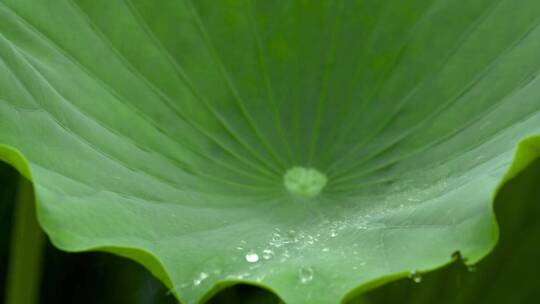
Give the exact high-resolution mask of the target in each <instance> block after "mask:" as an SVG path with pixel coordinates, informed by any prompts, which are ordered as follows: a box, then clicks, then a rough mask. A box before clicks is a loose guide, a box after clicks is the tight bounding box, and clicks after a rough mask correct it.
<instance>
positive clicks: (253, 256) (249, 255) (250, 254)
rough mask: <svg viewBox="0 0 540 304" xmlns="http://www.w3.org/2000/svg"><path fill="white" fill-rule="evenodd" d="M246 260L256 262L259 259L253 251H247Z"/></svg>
mask: <svg viewBox="0 0 540 304" xmlns="http://www.w3.org/2000/svg"><path fill="white" fill-rule="evenodd" d="M246 261H247V262H248V263H256V262H258V261H259V255H258V254H256V253H255V252H248V253H247V254H246Z"/></svg>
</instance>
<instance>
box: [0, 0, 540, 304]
mask: <svg viewBox="0 0 540 304" xmlns="http://www.w3.org/2000/svg"><path fill="white" fill-rule="evenodd" d="M539 20H540V3H539V2H538V1H536V0H496V1H493V0H475V1H464V0H463V1H461V0H460V1H451V0H436V1H434V0H405V1H403V0H386V1H377V0H364V1H360V0H357V1H352V0H351V1H330V0H327V1H323V0H313V1H300V0H298V1H263V0H259V1H256V0H252V1H249V0H227V1H212V0H198V1H195V0H193V1H188V0H163V1H152V0H131V1H129V0H125V1H108V0H74V1H71V0H54V1H37V0H2V1H0V99H1V101H0V143H2V144H3V145H2V146H1V148H0V158H2V159H3V160H5V161H7V162H9V163H11V164H12V165H14V166H15V167H17V168H18V169H19V171H20V172H22V173H23V174H24V175H25V176H27V177H29V178H30V179H31V180H32V181H33V183H34V188H35V192H36V197H37V201H38V215H39V219H40V222H41V224H42V226H43V228H44V229H45V230H46V232H47V233H48V234H49V236H50V237H51V239H52V240H53V242H54V243H55V244H56V245H57V246H58V247H59V248H62V249H64V250H70V251H81V250H91V249H101V250H107V251H111V252H115V253H117V254H121V255H124V256H128V257H130V258H132V259H135V260H137V261H139V262H140V263H142V264H144V265H145V266H146V267H148V268H149V269H150V270H152V271H153V272H154V274H155V275H156V276H158V277H159V278H161V279H162V281H164V282H165V283H166V284H167V285H168V286H169V287H170V288H171V291H172V292H173V293H174V294H175V295H176V296H177V297H178V298H179V299H180V300H182V301H183V302H186V303H195V302H198V301H201V300H204V299H205V298H207V297H209V296H210V295H211V294H213V293H215V292H216V291H218V290H219V289H221V288H223V287H225V286H228V285H231V284H234V283H235V282H240V281H241V282H249V283H252V284H257V285H261V286H264V287H267V288H269V289H271V290H273V291H275V292H276V293H277V294H278V295H279V296H280V297H281V298H282V299H283V300H284V301H285V302H287V303H293V304H294V303H337V302H339V301H340V300H341V299H343V298H344V297H345V298H347V297H348V296H351V295H353V294H355V293H358V292H360V291H362V290H365V289H366V288H369V287H373V286H376V285H377V284H381V283H383V282H386V281H388V280H391V279H394V278H398V277H403V276H407V275H408V274H409V273H411V272H422V271H427V270H431V269H434V268H437V267H440V266H442V265H444V264H446V263H449V262H450V261H451V259H452V258H451V256H452V254H453V253H454V252H456V251H460V253H461V255H462V256H463V257H465V258H467V261H468V262H469V263H475V262H477V261H478V260H480V259H481V258H482V257H484V256H485V255H486V254H487V253H488V252H489V251H490V250H491V248H492V247H493V246H494V244H495V242H496V240H497V228H496V224H495V221H494V217H493V214H492V208H491V204H492V201H493V198H494V195H495V191H496V188H497V186H498V185H499V184H500V183H501V181H503V180H506V179H507V178H509V177H512V176H514V175H516V174H517V173H518V172H520V171H521V170H523V169H524V168H525V167H526V166H527V165H528V164H529V163H530V162H531V161H532V160H533V159H534V158H535V157H536V156H538V154H540V153H539V151H538V150H539V149H538V148H535V149H533V148H534V147H535V146H536V147H537V146H538V142H540V140H539V139H538V138H532V139H530V140H529V141H527V142H525V143H523V144H522V146H521V148H520V151H521V152H520V153H521V154H519V155H518V156H516V157H515V158H514V154H515V151H516V149H517V148H516V147H517V143H518V142H519V141H520V140H522V139H523V138H524V137H525V136H527V135H529V134H533V133H537V132H539V131H540V114H539V110H540V79H538V77H537V76H538V71H539V69H540V60H538V54H539V53H540V30H539V29H538V22H539ZM513 160H514V164H513V167H512V168H511V169H510V170H509V171H508V168H509V166H510V164H511V163H512V161H513ZM295 167H296V168H297V167H304V168H315V169H316V170H318V172H315V171H302V169H298V168H297V170H295V171H292V173H291V171H287V170H289V169H291V168H295ZM286 172H288V173H289V174H287V177H288V178H291V176H292V180H289V179H286V180H285V181H287V184H286V185H287V186H288V189H289V190H291V191H287V189H286V188H287V187H285V186H284V175H286ZM306 172H308V173H309V174H311V177H309V176H308V177H307V178H306V176H305V175H303V174H305V173H306ZM319 172H322V173H323V174H325V176H326V186H325V187H324V189H322V192H321V193H319V194H317V192H318V190H319V189H318V188H317V186H324V177H323V176H320V175H318V174H319ZM294 173H296V176H294V175H295V174H294ZM309 174H308V175H309ZM505 174H506V175H505ZM310 178H312V179H315V180H316V181H318V184H315V185H311V187H312V188H311V189H309V187H310V186H309V185H306V183H307V182H310ZM306 188H308V189H306ZM303 194H304V195H303ZM306 194H309V195H306ZM347 295H348V296H347Z"/></svg>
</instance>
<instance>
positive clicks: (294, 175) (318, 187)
mask: <svg viewBox="0 0 540 304" xmlns="http://www.w3.org/2000/svg"><path fill="white" fill-rule="evenodd" d="M326 183H327V179H326V175H324V174H323V173H321V172H319V171H318V170H317V169H314V168H304V167H292V168H290V169H289V170H287V172H285V175H284V176H283V184H284V186H285V189H287V190H288V191H289V192H290V193H292V194H294V195H298V196H301V197H306V198H311V197H315V196H317V195H318V194H319V193H321V191H322V190H323V188H324V187H325V186H326Z"/></svg>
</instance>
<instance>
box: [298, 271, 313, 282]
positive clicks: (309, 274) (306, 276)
mask: <svg viewBox="0 0 540 304" xmlns="http://www.w3.org/2000/svg"><path fill="white" fill-rule="evenodd" d="M313 275H314V272H313V269H312V268H311V267H302V268H300V270H298V278H299V279H300V283H302V284H307V283H309V282H311V281H312V280H313Z"/></svg>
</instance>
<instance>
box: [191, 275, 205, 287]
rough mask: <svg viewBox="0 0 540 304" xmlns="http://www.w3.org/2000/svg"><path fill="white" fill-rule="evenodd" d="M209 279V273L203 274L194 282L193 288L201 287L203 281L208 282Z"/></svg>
mask: <svg viewBox="0 0 540 304" xmlns="http://www.w3.org/2000/svg"><path fill="white" fill-rule="evenodd" d="M207 278H208V273H206V272H201V273H200V274H199V276H198V277H197V278H196V279H194V280H193V286H199V285H201V283H202V281H204V280H206V279H207Z"/></svg>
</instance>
